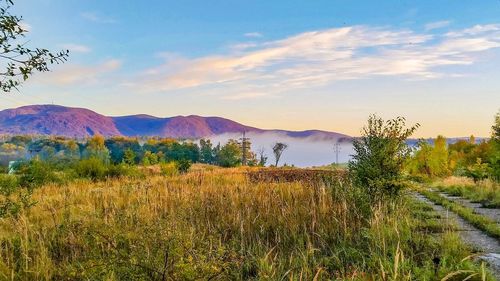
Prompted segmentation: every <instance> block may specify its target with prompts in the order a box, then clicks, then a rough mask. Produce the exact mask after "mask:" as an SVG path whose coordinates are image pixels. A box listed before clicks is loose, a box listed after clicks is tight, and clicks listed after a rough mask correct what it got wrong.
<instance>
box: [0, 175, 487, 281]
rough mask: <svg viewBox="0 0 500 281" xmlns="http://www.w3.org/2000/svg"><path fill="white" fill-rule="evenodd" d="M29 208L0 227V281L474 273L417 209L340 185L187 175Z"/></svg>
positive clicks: (95, 186) (126, 181)
mask: <svg viewBox="0 0 500 281" xmlns="http://www.w3.org/2000/svg"><path fill="white" fill-rule="evenodd" d="M33 199H34V200H36V201H38V204H37V205H35V206H34V207H32V208H30V209H27V210H25V211H23V212H21V213H20V214H19V216H18V217H17V218H5V219H2V220H1V221H0V241H1V244H0V246H1V247H0V279H5V280H7V279H9V280H11V279H13V280H68V279H69V280H200V279H201V280H248V279H255V280H332V279H341V280H439V278H442V277H444V276H445V275H447V274H449V273H450V272H454V271H456V270H459V269H464V268H465V269H471V270H479V269H478V267H477V266H475V265H474V264H473V263H471V262H469V261H465V262H461V261H460V260H461V259H462V258H464V257H466V256H467V255H469V254H470V252H469V250H468V249H467V248H465V247H464V246H463V245H462V244H460V242H459V241H458V240H456V238H454V237H453V235H451V234H450V235H449V234H446V235H444V236H443V237H446V239H448V240H449V241H445V240H441V238H436V237H434V236H430V235H428V234H429V233H430V232H429V229H430V228H429V227H428V226H427V223H428V221H429V222H430V221H432V218H427V217H425V214H427V213H428V212H427V211H425V207H424V206H422V205H415V203H411V202H408V201H407V200H405V199H401V202H394V203H391V204H381V205H379V206H367V205H366V203H364V202H366V201H367V200H366V198H365V195H364V194H363V193H361V192H360V190H358V189H356V188H353V187H351V186H350V185H349V184H346V183H344V182H326V183H325V182H309V183H304V182H287V183H279V182H253V181H249V180H248V179H247V177H246V175H245V174H244V173H242V170H241V169H224V170H222V169H215V170H212V171H206V170H198V169H194V172H191V173H188V174H185V175H177V176H169V177H163V176H150V177H148V178H147V179H146V180H144V179H137V178H136V179H133V178H121V179H109V180H107V181H104V182H91V181H89V180H77V181H74V182H71V183H69V184H67V185H64V186H60V185H47V186H44V187H43V188H40V189H38V190H36V191H35V193H34V194H33ZM364 208H371V211H370V213H371V214H373V215H372V216H371V217H366V215H365V214H364ZM410 210H414V211H415V210H422V212H421V213H420V215H419V213H418V212H416V213H414V212H411V211H410ZM437 231H438V232H440V231H446V230H445V229H438V230H437ZM432 232H433V233H435V232H436V228H435V227H434V230H433V231H432ZM454 239H455V240H454ZM450 241H451V242H450ZM436 256H439V257H440V258H441V260H443V261H444V262H442V263H441V264H439V265H437V266H436V265H435V264H434V263H433V259H434V258H435V257H436ZM464 274H465V273H464ZM464 274H462V275H458V276H462V277H463V276H468V275H464ZM471 280H480V279H474V278H473V279H471Z"/></svg>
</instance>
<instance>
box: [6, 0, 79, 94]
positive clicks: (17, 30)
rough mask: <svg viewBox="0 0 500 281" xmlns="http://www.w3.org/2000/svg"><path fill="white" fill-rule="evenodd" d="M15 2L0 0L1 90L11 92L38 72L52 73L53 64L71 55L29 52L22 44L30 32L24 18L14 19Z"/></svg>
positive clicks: (17, 17)
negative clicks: (22, 22) (12, 8)
mask: <svg viewBox="0 0 500 281" xmlns="http://www.w3.org/2000/svg"><path fill="white" fill-rule="evenodd" d="M12 5H14V2H13V0H0V28H1V30H2V32H0V59H1V62H2V63H1V64H0V65H1V67H3V71H2V72H1V73H0V76H1V79H0V89H1V90H2V91H3V92H10V91H11V90H12V89H17V88H18V86H19V85H20V84H21V83H22V82H23V81H26V80H27V79H28V78H29V77H30V76H31V75H32V74H33V72H35V71H39V72H45V71H49V65H50V64H54V63H56V64H59V63H63V62H65V61H66V60H67V57H68V54H69V51H68V50H65V51H60V52H58V53H51V52H50V51H49V50H47V49H42V48H29V47H27V43H28V42H29V40H26V42H22V40H23V39H24V38H25V36H26V33H28V30H26V29H25V28H23V26H22V24H21V21H22V17H19V16H16V15H12V14H11V13H10V8H11V7H12Z"/></svg>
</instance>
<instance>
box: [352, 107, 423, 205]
mask: <svg viewBox="0 0 500 281" xmlns="http://www.w3.org/2000/svg"><path fill="white" fill-rule="evenodd" d="M418 126H419V125H418V124H417V125H415V126H413V127H410V128H405V127H406V124H405V119H404V118H403V117H397V118H396V119H392V120H388V121H384V120H383V119H382V118H380V117H377V116H375V115H372V116H370V118H369V119H368V125H367V126H366V127H364V128H363V131H362V136H361V137H360V138H359V139H355V140H354V142H353V147H354V151H355V154H354V155H353V158H352V160H351V161H350V162H349V171H350V173H351V175H352V178H353V182H354V183H355V184H356V185H357V186H358V187H360V188H363V189H366V191H367V193H368V194H369V195H370V198H371V199H372V200H373V201H380V200H382V199H383V197H385V196H389V197H394V196H396V195H398V194H399V191H400V190H401V189H402V188H404V187H405V186H406V184H405V182H404V181H403V174H402V170H403V165H404V163H405V162H406V161H407V160H408V157H409V156H410V153H411V149H410V148H409V147H408V145H407V144H406V139H407V138H408V137H409V136H410V135H412V134H413V132H414V131H415V130H416V129H417V127H418Z"/></svg>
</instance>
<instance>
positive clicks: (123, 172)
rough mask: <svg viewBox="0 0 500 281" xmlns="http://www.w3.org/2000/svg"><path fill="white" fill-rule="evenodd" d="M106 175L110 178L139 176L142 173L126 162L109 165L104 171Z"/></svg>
mask: <svg viewBox="0 0 500 281" xmlns="http://www.w3.org/2000/svg"><path fill="white" fill-rule="evenodd" d="M106 176H108V177H111V178H121V177H134V178H140V177H142V176H143V174H142V173H141V172H140V171H139V169H137V167H136V166H130V165H127V164H123V163H122V164H117V165H110V166H108V169H107V171H106Z"/></svg>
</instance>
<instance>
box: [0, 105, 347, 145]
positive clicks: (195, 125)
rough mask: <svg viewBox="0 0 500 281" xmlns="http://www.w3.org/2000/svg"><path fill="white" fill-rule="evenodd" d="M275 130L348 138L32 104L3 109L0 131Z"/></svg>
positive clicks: (206, 133) (167, 133) (324, 135)
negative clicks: (111, 114) (105, 113)
mask: <svg viewBox="0 0 500 281" xmlns="http://www.w3.org/2000/svg"><path fill="white" fill-rule="evenodd" d="M243 132H246V133H252V134H265V133H274V134H282V135H284V136H287V137H292V138H313V139H321V140H334V139H349V138H350V137H349V136H347V135H344V134H340V133H336V132H328V131H320V130H306V131H287V130H265V129H259V128H255V127H251V126H246V125H243V124H240V123H238V122H235V121H232V120H229V119H225V118H221V117H202V116H197V115H189V116H175V117H166V118H160V117H155V116H150V115H145V114H140V115H130V116H119V117H110V116H105V115H101V114H99V113H96V112H94V111H91V110H89V109H85V108H73V107H65V106H60V105H30V106H23V107H19V108H14V109H6V110H2V111H0V134H11V135H22V134H35V135H56V136H66V137H77V138H82V137H88V136H92V135H96V134H99V135H103V136H105V137H111V136H158V137H170V138H181V139H197V138H204V137H211V136H217V135H223V134H241V133H243Z"/></svg>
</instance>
